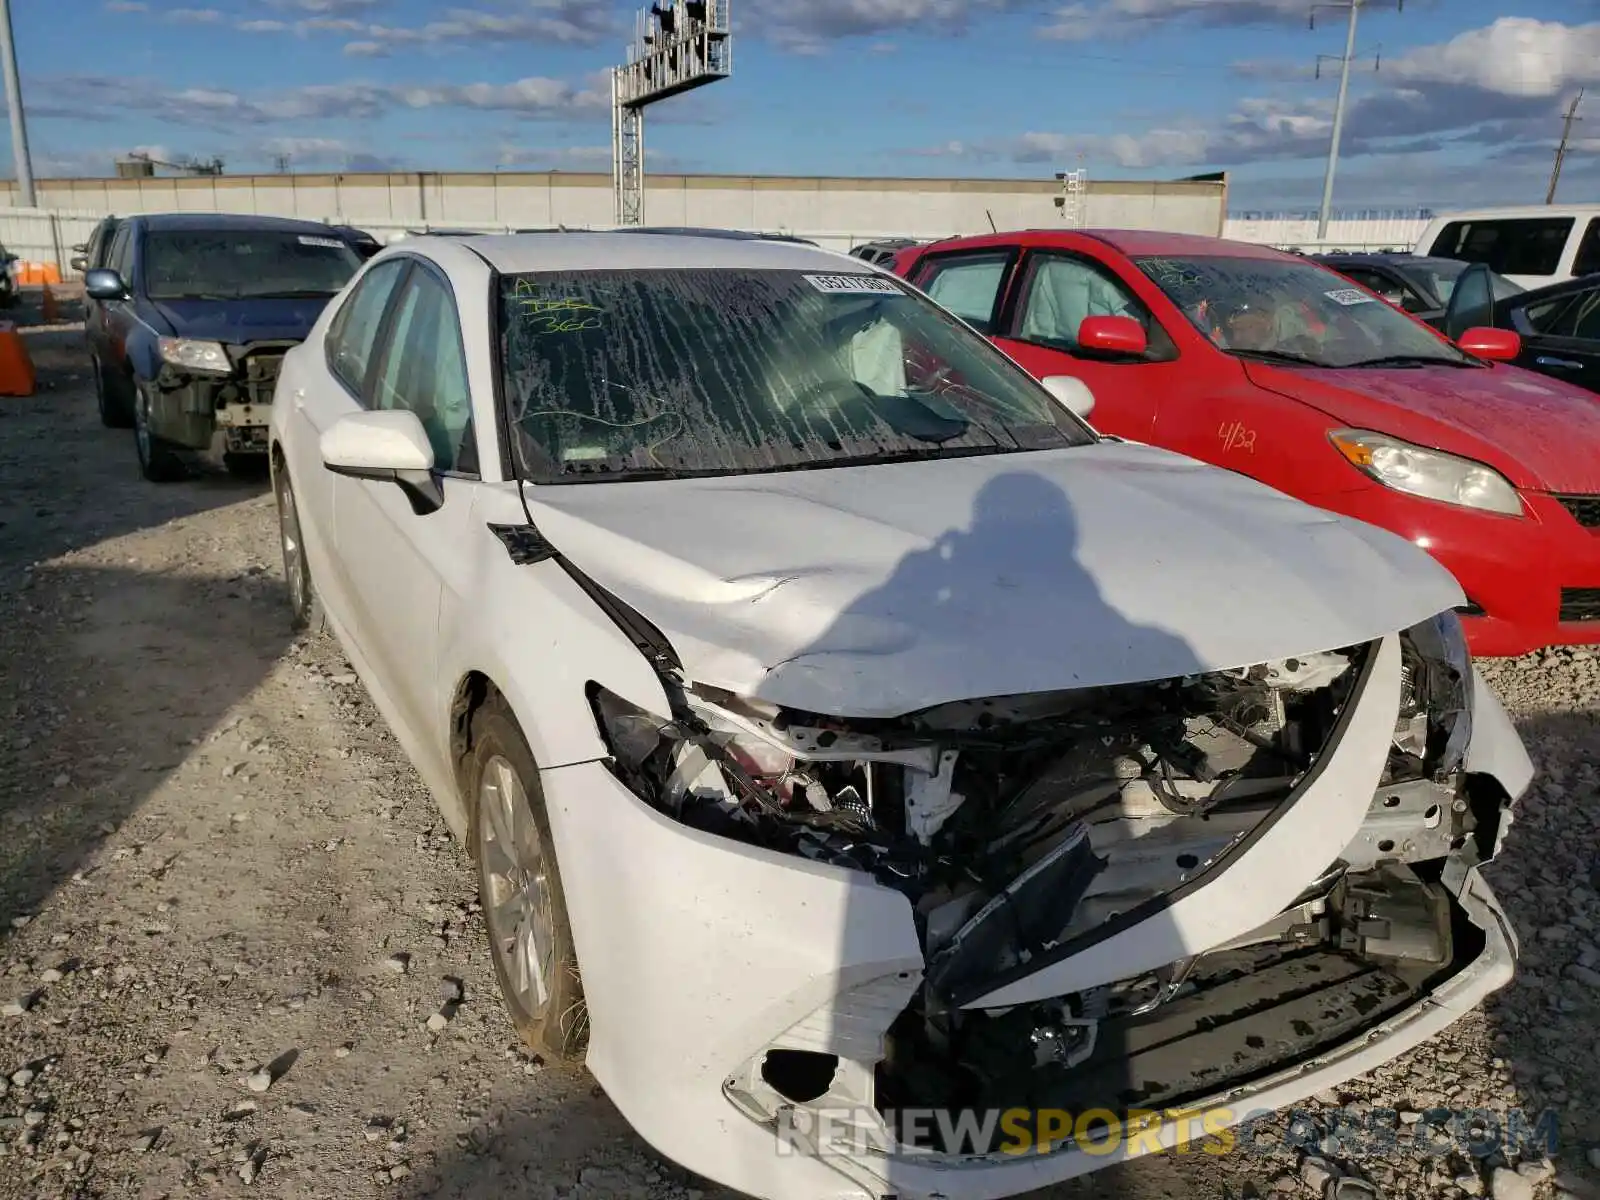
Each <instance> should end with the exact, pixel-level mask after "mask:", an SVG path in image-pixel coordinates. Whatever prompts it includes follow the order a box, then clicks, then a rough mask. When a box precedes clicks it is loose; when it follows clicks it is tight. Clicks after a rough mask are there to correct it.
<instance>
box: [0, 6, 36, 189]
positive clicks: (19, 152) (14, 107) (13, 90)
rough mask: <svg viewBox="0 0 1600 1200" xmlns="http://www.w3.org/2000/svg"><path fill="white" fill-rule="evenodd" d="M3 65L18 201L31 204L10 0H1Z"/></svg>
mask: <svg viewBox="0 0 1600 1200" xmlns="http://www.w3.org/2000/svg"><path fill="white" fill-rule="evenodd" d="M0 65H3V66H4V67H5V73H6V107H7V108H9V109H10V110H11V156H12V158H14V159H15V160H16V164H17V202H18V204H19V205H20V206H21V207H22V208H32V207H33V206H34V200H33V159H32V158H30V157H29V156H28V123H27V121H25V120H24V119H23V116H22V81H21V80H20V79H19V78H18V77H17V46H16V42H15V41H13V40H12V37H11V0H0Z"/></svg>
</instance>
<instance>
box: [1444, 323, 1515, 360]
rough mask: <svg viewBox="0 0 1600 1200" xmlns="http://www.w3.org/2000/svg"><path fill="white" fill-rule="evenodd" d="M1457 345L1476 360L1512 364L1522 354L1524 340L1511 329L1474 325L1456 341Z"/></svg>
mask: <svg viewBox="0 0 1600 1200" xmlns="http://www.w3.org/2000/svg"><path fill="white" fill-rule="evenodd" d="M1456 345H1457V346H1459V347H1461V349H1463V350H1465V351H1466V352H1467V353H1468V354H1470V355H1472V356H1473V357H1474V358H1486V359H1488V360H1489V361H1490V362H1510V361H1511V360H1512V359H1514V358H1516V356H1517V355H1519V354H1521V353H1522V339H1521V338H1520V337H1518V336H1517V334H1516V333H1515V332H1513V331H1512V330H1510V329H1495V328H1493V327H1491V326H1488V325H1474V326H1473V327H1472V328H1471V329H1469V330H1467V331H1466V332H1465V333H1463V334H1462V335H1461V336H1460V337H1458V338H1457V339H1456Z"/></svg>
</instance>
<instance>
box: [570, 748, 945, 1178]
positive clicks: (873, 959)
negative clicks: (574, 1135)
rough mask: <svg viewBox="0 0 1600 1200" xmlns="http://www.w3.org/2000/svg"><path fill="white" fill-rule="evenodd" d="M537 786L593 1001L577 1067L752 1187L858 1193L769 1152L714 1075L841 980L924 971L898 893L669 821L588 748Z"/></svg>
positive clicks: (690, 1161) (837, 988)
mask: <svg viewBox="0 0 1600 1200" xmlns="http://www.w3.org/2000/svg"><path fill="white" fill-rule="evenodd" d="M541 785H542V787H543V789H544V795H545V803H546V805H547V807H548V810H549V813H550V827H551V832H552V834H553V835H554V838H555V848H556V858H557V862H558V863H559V864H560V869H561V880H562V887H563V889H564V890H565V893H566V898H567V906H568V912H569V913H570V915H571V921H572V935H573V941H574V943H575V946H576V949H577V952H578V962H579V968H580V970H581V971H582V972H583V981H584V994H585V996H586V997H587V998H588V1002H589V1017H590V1041H589V1055H588V1066H589V1069H590V1071H592V1072H593V1073H594V1076H595V1078H596V1079H598V1080H599V1081H600V1082H601V1084H602V1085H604V1087H605V1089H606V1091H607V1093H608V1094H609V1095H610V1096H611V1098H612V1099H613V1100H614V1101H615V1102H616V1104H617V1106H618V1107H619V1108H620V1109H621V1110H622V1112H623V1115H624V1116H625V1117H627V1119H628V1121H629V1123H630V1124H632V1125H633V1127H634V1128H635V1129H636V1130H638V1132H639V1133H640V1134H641V1135H643V1137H644V1138H645V1139H646V1140H647V1141H649V1142H651V1143H652V1144H653V1145H655V1146H656V1147H657V1148H658V1149H660V1150H661V1151H662V1152H663V1153H666V1154H669V1155H670V1156H671V1157H673V1158H674V1159H676V1160H677V1161H678V1162H680V1163H682V1164H683V1165H684V1166H686V1167H688V1168H689V1169H690V1170H694V1171H699V1172H701V1173H703V1174H706V1175H710V1176H713V1177H715V1178H718V1179H720V1180H723V1181H726V1182H731V1183H733V1184H734V1186H737V1187H739V1188H740V1189H741V1190H745V1191H749V1192H753V1193H755V1194H756V1195H766V1196H774V1195H779V1194H785V1195H795V1196H800V1195H805V1196H806V1197H807V1200H817V1198H818V1197H825V1196H832V1195H854V1194H855V1191H854V1189H851V1188H849V1187H848V1186H846V1185H845V1182H844V1180H843V1179H842V1178H841V1177H839V1176H838V1175H836V1174H835V1173H834V1172H833V1171H831V1170H829V1169H827V1168H826V1167H822V1166H821V1164H818V1163H814V1162H811V1161H808V1160H805V1159H803V1158H798V1157H795V1156H780V1155H779V1153H778V1149H777V1145H776V1142H775V1140H774V1138H773V1135H772V1134H771V1132H769V1131H766V1130H762V1129H761V1128H760V1127H759V1126H757V1125H755V1124H754V1123H753V1122H751V1121H750V1120H749V1119H748V1118H746V1117H745V1116H743V1115H742V1114H741V1113H739V1112H738V1111H736V1110H735V1109H734V1108H733V1106H732V1105H731V1104H730V1103H729V1102H728V1101H727V1100H726V1099H725V1098H724V1097H723V1094H722V1083H723V1080H724V1079H725V1078H726V1077H727V1075H728V1073H730V1072H732V1071H733V1070H734V1069H735V1068H737V1067H738V1066H739V1065H740V1064H742V1063H743V1062H744V1061H745V1060H747V1059H749V1058H750V1057H751V1056H753V1055H755V1054H757V1053H759V1052H760V1051H761V1050H762V1049H763V1048H764V1047H765V1046H766V1045H767V1044H768V1043H769V1042H770V1041H771V1040H772V1039H773V1038H775V1037H776V1036H777V1035H778V1034H779V1033H781V1032H782V1031H783V1030H785V1029H787V1028H789V1027H790V1026H792V1025H794V1024H796V1023H797V1022H799V1021H801V1020H802V1019H803V1018H805V1017H806V1016H808V1015H810V1014H811V1013H812V1012H814V1011H815V1010H816V1009H818V1008H820V1007H822V1006H823V1005H825V1004H827V1003H828V1001H829V1000H830V999H831V998H832V997H833V996H835V995H836V994H837V993H839V992H841V991H844V990H846V989H849V988H853V987H858V986H860V985H861V984H864V983H867V982H869V981H871V980H874V979H878V978H881V977H882V976H885V975H895V974H898V973H899V972H902V971H906V972H919V971H921V969H922V952H921V948H920V946H919V944H918V941H917V933H916V928H915V926H914V924H913V922H912V917H911V904H910V902H909V901H908V900H907V899H906V897H905V896H904V895H902V894H900V893H899V892H896V891H892V890H890V889H888V888H884V887H881V886H879V885H878V884H877V883H875V882H873V881H872V880H871V879H870V878H869V877H868V876H866V875H862V874H857V873H854V872H849V871H844V870H839V869H836V868H832V867H826V866H821V865H818V864H814V863H809V862H806V861H804V860H801V859H797V858H792V857H788V856H785V855H780V854H776V853H773V852H770V851H764V850H760V849H756V848H754V847H750V846H744V845H740V844H739V843H736V842H732V841H728V840H725V839H722V838H717V837H713V836H711V835H709V834H703V833H700V832H698V831H695V830H691V829H688V828H686V827H684V826H682V825H679V824H677V823H676V822H674V821H672V820H671V819H669V818H668V817H665V816H663V815H661V814H660V813H657V812H655V811H654V810H653V809H651V808H649V807H648V806H647V805H645V804H644V803H643V802H642V801H640V800H639V799H638V798H637V797H635V796H634V795H633V794H632V793H631V792H629V791H628V790H627V789H626V788H625V787H623V786H622V784H621V783H619V782H618V781H617V780H616V778H615V777H614V776H612V774H611V773H610V772H609V771H608V770H607V769H606V768H605V767H604V766H603V765H601V764H599V763H586V764H581V765H578V766H571V767H563V768H561V769H560V770H555V771H546V772H544V773H543V775H542V777H541ZM641 1001H643V1002H641ZM819 1167H820V1168H821V1170H820V1171H819V1170H818V1169H817V1168H819Z"/></svg>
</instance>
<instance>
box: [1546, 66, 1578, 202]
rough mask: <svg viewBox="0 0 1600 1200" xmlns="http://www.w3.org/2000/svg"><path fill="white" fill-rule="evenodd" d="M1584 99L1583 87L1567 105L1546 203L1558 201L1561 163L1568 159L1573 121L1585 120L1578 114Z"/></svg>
mask: <svg viewBox="0 0 1600 1200" xmlns="http://www.w3.org/2000/svg"><path fill="white" fill-rule="evenodd" d="M1582 100H1583V89H1582V88H1579V89H1578V94H1577V95H1576V96H1574V97H1573V98H1572V103H1571V104H1569V105H1567V116H1566V119H1565V120H1564V121H1562V122H1561V144H1560V145H1559V146H1557V147H1556V165H1555V166H1554V167H1553V168H1552V169H1551V171H1550V190H1549V191H1548V192H1546V193H1545V194H1544V202H1545V203H1546V204H1554V203H1555V202H1556V184H1558V183H1560V182H1561V164H1562V163H1564V162H1566V160H1567V143H1568V142H1570V141H1571V140H1572V123H1573V122H1574V121H1581V120H1583V118H1582V117H1580V116H1579V115H1578V105H1579V103H1580V102H1581V101H1582Z"/></svg>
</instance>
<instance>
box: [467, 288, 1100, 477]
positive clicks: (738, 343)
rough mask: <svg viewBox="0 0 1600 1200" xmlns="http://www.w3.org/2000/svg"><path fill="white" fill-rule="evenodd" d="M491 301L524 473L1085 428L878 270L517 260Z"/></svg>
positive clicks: (946, 447)
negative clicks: (553, 268)
mask: <svg viewBox="0 0 1600 1200" xmlns="http://www.w3.org/2000/svg"><path fill="white" fill-rule="evenodd" d="M499 309H500V311H499V322H500V350H501V364H502V367H501V370H502V372H503V378H504V386H505V402H506V407H507V413H508V416H509V419H510V422H511V425H512V428H513V429H514V430H515V433H516V441H517V453H518V455H519V458H520V460H521V463H520V465H521V469H522V474H523V477H524V478H527V479H530V480H533V481H534V482H544V483H570V482H580V481H584V480H591V479H603V478H638V477H659V476H662V475H676V474H731V473H742V472H750V471H765V470H780V469H793V468H800V467H821V466H837V465H843V464H847V463H861V462H872V461H880V462H881V461H889V460H894V459H900V458H932V457H943V456H955V455H970V454H993V453H1003V452H1007V451H1017V450H1042V449H1052V448H1056V447H1061V446H1074V445H1082V444H1085V443H1089V442H1092V441H1094V440H1095V435H1094V434H1093V433H1092V431H1090V430H1089V429H1087V428H1086V427H1085V426H1084V425H1083V424H1082V423H1080V422H1079V421H1078V420H1077V419H1076V418H1074V417H1072V416H1071V415H1070V414H1069V413H1068V412H1067V411H1066V410H1065V409H1064V408H1063V407H1062V406H1060V405H1059V404H1057V403H1056V402H1055V401H1054V400H1052V399H1051V397H1050V395H1049V394H1048V393H1047V392H1045V391H1044V389H1043V388H1041V387H1040V386H1039V385H1038V384H1037V383H1035V382H1034V381H1033V380H1031V379H1030V378H1028V376H1027V375H1026V374H1025V373H1023V371H1022V370H1021V369H1020V368H1018V367H1017V366H1015V365H1014V364H1012V363H1011V362H1010V361H1009V360H1007V359H1006V358H1005V357H1004V356H1003V355H1001V354H1000V353H999V351H997V350H995V349H994V348H993V347H992V346H990V345H989V343H988V342H986V341H985V340H984V339H983V338H981V337H979V336H977V335H976V334H974V333H972V332H971V331H969V330H968V329H966V328H965V327H964V326H962V325H961V324H960V323H959V322H957V321H956V320H955V319H954V318H952V317H950V316H949V315H948V314H946V313H945V312H944V311H943V310H941V309H939V308H937V307H936V306H934V305H933V304H931V303H929V302H928V301H926V300H924V299H923V298H922V297H920V296H917V295H914V294H913V293H911V292H909V291H907V290H906V289H905V288H904V287H903V286H902V285H901V284H900V283H899V282H897V281H895V280H893V279H891V278H889V277H887V276H884V275H880V274H826V275H825V274H804V273H801V272H799V271H775V270H734V269H683V270H651V271H638V270H632V271H617V270H607V271H581V272H562V273H539V274H530V275H516V276H507V277H505V278H504V279H503V280H502V285H501V294H500V306H499Z"/></svg>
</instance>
